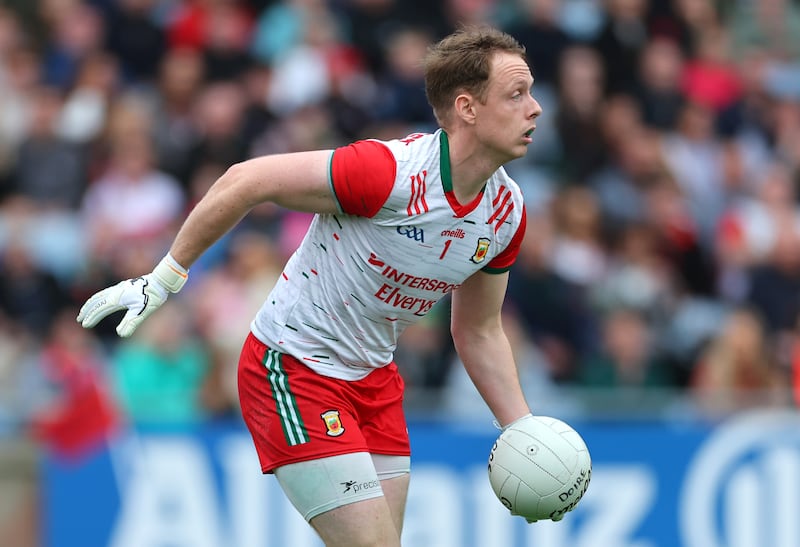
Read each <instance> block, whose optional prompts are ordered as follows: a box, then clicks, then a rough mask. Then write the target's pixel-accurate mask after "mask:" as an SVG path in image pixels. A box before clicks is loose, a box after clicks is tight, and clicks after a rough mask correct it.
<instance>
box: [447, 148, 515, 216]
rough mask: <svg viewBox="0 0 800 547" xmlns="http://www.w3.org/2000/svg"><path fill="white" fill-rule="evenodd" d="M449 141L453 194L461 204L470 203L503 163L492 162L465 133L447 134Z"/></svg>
mask: <svg viewBox="0 0 800 547" xmlns="http://www.w3.org/2000/svg"><path fill="white" fill-rule="evenodd" d="M447 140H448V145H449V146H448V150H449V154H450V174H451V176H452V181H453V193H454V194H455V196H456V199H457V200H458V202H459V203H469V202H470V201H472V200H473V199H475V196H477V195H478V193H479V192H480V191H481V189H483V187H484V185H485V184H486V181H487V180H488V179H489V177H491V176H492V174H494V172H495V171H497V170H498V169H499V168H500V166H501V165H502V162H500V161H494V160H492V159H491V158H490V157H488V155H487V153H486V151H485V150H484V149H483V148H482V147H481V146H480V144H479V143H478V142H477V141H476V140H475V139H474V138H470V137H469V136H467V135H464V134H463V133H461V134H451V133H447Z"/></svg>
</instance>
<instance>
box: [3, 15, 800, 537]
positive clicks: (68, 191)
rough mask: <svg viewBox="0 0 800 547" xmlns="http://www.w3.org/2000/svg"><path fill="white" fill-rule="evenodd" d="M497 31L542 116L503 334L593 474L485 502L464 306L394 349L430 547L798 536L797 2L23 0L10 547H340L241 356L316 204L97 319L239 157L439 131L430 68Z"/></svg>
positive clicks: (13, 259)
mask: <svg viewBox="0 0 800 547" xmlns="http://www.w3.org/2000/svg"><path fill="white" fill-rule="evenodd" d="M484 22H485V23H491V24H494V25H496V26H498V27H500V28H502V29H504V30H506V31H508V32H509V33H511V34H513V35H514V36H515V37H516V38H517V39H518V40H519V41H520V42H521V43H522V44H523V45H524V46H525V47H526V48H527V51H528V55H529V60H530V62H531V65H532V70H533V74H534V77H535V85H534V88H533V93H534V96H535V97H536V98H537V99H538V101H539V102H540V103H541V105H542V107H543V109H544V113H543V114H542V117H541V119H540V121H539V123H538V129H537V131H536V133H535V136H534V144H533V145H532V146H531V147H530V151H529V153H528V155H527V156H526V157H525V158H523V159H520V160H517V161H515V162H513V163H511V164H509V165H508V168H507V169H508V171H509V172H510V173H511V174H512V176H514V177H515V179H516V180H517V182H518V183H519V184H520V186H521V187H522V189H523V191H524V194H525V199H526V203H527V209H528V215H529V217H528V219H529V220H528V234H527V237H526V239H525V242H524V245H523V249H522V251H521V255H520V257H519V260H518V262H517V264H516V265H515V267H514V269H513V270H512V272H511V277H510V285H509V289H508V298H507V307H506V309H505V325H506V329H507V331H508V333H509V336H510V337H511V338H512V342H513V345H514V349H515V353H516V357H517V360H518V364H519V368H520V375H521V378H522V381H523V385H524V388H525V391H526V393H527V394H528V397H529V399H530V402H531V405H532V407H533V409H534V412H535V413H537V414H549V415H553V416H557V417H560V418H562V419H565V420H568V421H570V423H572V424H573V425H575V427H576V428H577V429H578V430H579V431H581V432H582V433H583V434H584V436H585V437H586V439H587V442H589V446H590V449H592V451H593V455H594V457H595V475H594V476H595V478H594V479H593V487H592V488H590V489H589V493H588V494H587V497H586V499H585V501H584V502H583V505H582V506H580V507H579V509H578V510H576V512H575V514H574V515H572V514H571V515H570V516H569V517H568V518H567V519H565V521H564V523H562V524H559V525H556V526H555V527H551V526H549V525H543V526H539V527H526V528H522V527H520V525H519V523H517V522H516V521H514V520H512V519H510V518H508V517H507V515H505V514H504V513H503V511H504V510H503V509H502V507H501V506H500V505H499V504H497V503H496V501H493V500H488V501H487V499H486V496H487V493H486V488H488V485H487V482H488V481H486V479H485V458H486V456H487V455H488V450H489V448H490V447H491V443H492V442H493V439H494V437H495V435H496V431H494V430H493V429H492V428H491V416H489V415H488V412H487V410H486V408H485V406H484V405H483V403H482V402H481V401H480V399H479V398H478V396H477V394H476V392H475V391H474V389H473V388H472V387H471V384H470V383H469V381H468V379H467V378H466V376H465V374H464V373H463V371H462V369H461V367H460V364H459V362H458V359H457V356H455V354H454V352H453V349H452V345H451V342H450V339H449V333H448V303H447V301H444V302H442V303H440V304H438V305H437V306H436V308H435V309H434V311H433V312H432V313H431V314H429V315H428V317H426V318H425V320H424V321H423V323H421V324H419V325H417V326H415V327H413V328H411V329H409V330H408V331H407V332H406V333H405V334H404V336H403V338H402V340H401V344H400V347H399V348H398V351H397V354H396V359H397V362H398V365H399V366H400V369H401V371H402V373H403V376H404V378H405V379H406V382H407V385H408V393H407V408H408V412H409V416H410V420H411V423H410V431H411V435H412V442H413V443H414V450H415V460H414V461H415V465H417V462H418V464H419V468H418V469H419V471H420V472H419V473H417V476H418V477H419V478H418V479H414V481H413V482H412V494H411V503H410V505H409V525H408V528H407V530H406V533H405V538H406V543H407V544H408V545H409V546H411V545H414V546H417V545H418V546H424V547H435V546H442V547H444V546H448V547H450V546H452V547H462V546H471V545H475V546H476V547H478V546H481V547H494V546H495V545H496V546H505V545H535V546H537V547H562V546H566V545H570V546H571V547H575V546H578V547H581V546H587V547H588V546H592V547H597V546H601V547H623V546H624V547H628V546H629V547H660V546H663V547H679V546H687V547H717V546H720V547H722V546H729V547H797V546H798V545H800V525H797V524H796V523H795V524H792V523H793V522H795V521H796V515H797V513H798V512H800V494H798V492H800V433H798V432H799V431H800V418H798V414H797V412H796V410H795V409H796V408H797V406H798V403H800V195H799V194H798V191H799V190H800V2H797V1H795V0H728V1H714V0H438V1H427V0H38V1H30V0H0V537H2V538H4V539H3V541H2V543H3V544H4V545H9V546H13V547H27V546H38V545H44V546H54V545H64V546H82V547H84V546H93V545H112V544H113V545H131V546H137V547H142V546H150V545H152V546H154V547H155V546H167V545H169V546H175V547H177V546H184V545H185V546H187V547H198V546H205V545H208V546H209V547H214V546H216V545H238V546H246V545H247V546H250V545H252V546H270V545H280V546H290V547H302V546H304V545H316V543H314V541H315V540H314V538H313V536H309V535H308V531H307V530H306V528H305V527H304V524H303V523H302V521H301V522H299V523H297V522H296V519H293V517H292V516H291V515H292V513H291V511H289V510H288V509H287V507H286V506H285V502H284V501H282V498H281V496H280V494H279V493H277V492H276V491H275V488H274V484H273V483H272V482H271V480H270V479H271V477H267V478H264V479H262V478H261V477H260V476H259V474H258V467H257V464H255V460H254V454H253V453H252V449H251V448H250V446H249V438H248V437H247V435H246V432H244V431H243V430H242V427H241V424H240V420H239V417H238V411H239V410H238V405H237V393H236V374H235V369H236V363H237V358H238V352H239V348H240V345H241V343H242V341H243V340H244V337H245V335H246V333H247V330H248V325H249V322H250V320H251V318H252V316H253V314H254V313H255V311H256V310H257V309H258V307H259V306H260V304H261V302H262V300H263V298H264V297H265V295H266V294H267V292H268V291H269V289H270V288H271V286H272V284H273V283H274V281H275V279H276V277H277V276H278V275H279V274H280V271H281V269H282V266H283V263H284V262H285V260H286V259H287V257H288V256H289V255H290V254H291V252H292V251H293V250H294V248H295V247H296V245H297V244H298V243H299V241H300V239H301V238H302V236H303V234H304V231H305V228H306V227H307V225H308V222H309V220H310V218H309V216H308V215H305V214H298V213H293V212H289V211H286V210H282V209H280V208H277V207H275V206H271V205H263V206H260V207H258V208H257V209H255V210H254V211H253V212H252V213H251V214H250V215H249V216H248V217H247V218H246V219H245V220H244V221H243V222H242V223H241V224H240V225H239V226H238V227H237V228H236V229H235V230H233V231H232V232H231V233H230V234H228V235H227V236H226V237H224V238H223V239H222V240H221V241H220V242H219V243H218V244H216V245H215V246H214V247H213V248H212V249H211V250H210V251H209V252H208V253H207V254H206V255H204V257H203V258H202V259H201V261H200V262H198V263H197V264H196V265H195V266H194V267H193V268H192V275H191V278H190V280H189V283H188V285H187V286H186V288H185V289H184V290H183V291H182V292H181V293H180V294H179V295H177V296H175V297H173V298H171V299H170V300H169V302H168V303H167V305H165V306H164V308H163V309H162V310H161V311H159V313H157V314H155V315H154V316H153V317H152V318H151V319H149V320H148V322H146V323H145V324H144V325H143V327H142V328H141V329H140V331H138V332H137V335H136V336H135V337H133V338H132V339H130V340H126V341H121V340H119V339H118V338H117V337H116V335H115V333H114V327H115V325H116V323H117V322H118V319H119V316H114V317H112V318H110V319H108V320H106V321H104V322H102V323H101V324H100V325H99V326H98V327H97V328H96V329H94V330H91V331H87V330H84V329H82V328H81V327H80V326H79V325H78V324H77V323H76V322H75V316H76V314H77V310H78V308H79V306H80V305H81V304H82V303H83V301H84V300H85V299H86V298H87V297H89V296H90V295H91V294H92V293H94V292H95V291H96V290H99V289H100V288H103V287H105V286H107V285H109V284H112V283H115V282H117V281H118V280H120V279H124V278H128V277H132V276H138V275H141V274H143V273H146V272H149V271H150V270H151V269H152V267H153V265H154V264H155V263H156V262H157V261H158V260H159V259H160V258H161V257H162V256H163V254H164V253H165V252H166V250H167V249H168V246H169V243H170V242H171V240H172V238H173V236H174V235H175V232H176V230H177V228H178V226H179V225H180V223H181V221H182V219H183V218H184V217H185V216H186V214H187V212H188V211H189V210H190V209H191V207H192V206H193V205H194V204H195V203H196V202H197V200H198V199H199V198H200V197H201V196H202V195H203V194H204V192H205V191H206V190H207V189H208V188H209V186H210V185H211V184H212V183H213V182H214V181H215V180H216V178H217V177H218V176H219V175H220V174H222V173H223V172H224V170H225V169H226V168H227V167H228V166H229V165H230V164H232V163H234V162H238V161H242V160H244V159H246V158H249V157H253V156H257V155H262V154H272V153H281V152H292V151H299V150H306V149H318V148H332V147H336V146H340V145H343V144H346V143H348V142H351V141H353V140H356V139H360V138H368V137H374V138H394V137H402V136H404V135H406V134H408V133H411V132H417V131H432V130H434V129H435V128H436V126H435V120H434V119H433V117H432V114H431V112H430V109H429V107H428V105H427V103H426V100H425V94H424V89H423V82H422V73H421V70H420V67H419V64H418V62H419V60H420V58H421V56H422V55H423V54H424V52H425V50H426V48H427V46H428V45H429V44H430V43H431V42H433V41H435V40H437V39H439V38H441V37H442V36H444V35H445V34H447V33H449V32H450V31H452V30H453V29H454V28H456V26H457V25H458V24H460V23H484ZM239 464H241V465H239ZM465 489H466V491H465ZM490 495H491V494H489V496H490ZM484 501H485V502H486V505H482V504H483V502H484ZM481 507H486V509H485V510H484V509H480V511H479V509H478V508H481ZM484 511H486V512H484ZM284 514H285V515H286V516H285V517H284V516H280V515H284ZM267 515H270V516H269V517H268V516H267ZM275 515H279V516H277V517H276V516H275ZM742 515H746V517H742ZM776 515H777V516H776ZM476 516H480V517H481V518H475V517H476ZM784 517H785V518H784Z"/></svg>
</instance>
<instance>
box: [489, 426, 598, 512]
mask: <svg viewBox="0 0 800 547" xmlns="http://www.w3.org/2000/svg"><path fill="white" fill-rule="evenodd" d="M591 477H592V460H591V457H590V456H589V449H588V448H587V447H586V443H585V442H584V441H583V439H582V438H581V436H580V435H579V434H578V432H577V431H575V430H574V429H573V428H572V427H570V426H569V425H567V424H566V423H564V422H562V421H561V420H558V419H556V418H550V417H547V416H526V417H525V418H521V419H519V420H517V421H516V422H514V423H512V424H511V425H509V426H508V427H506V428H505V429H504V430H503V432H502V433H501V434H500V436H499V437H498V438H497V441H496V442H495V443H494V446H493V447H492V450H491V453H490V454H489V483H490V484H491V485H492V490H494V493H495V494H496V495H497V498H498V499H499V500H500V502H501V503H502V504H503V505H505V506H506V507H507V508H508V509H509V510H510V511H511V514H512V515H519V516H522V517H524V518H525V519H526V520H527V521H528V522H536V521H538V520H546V519H550V520H561V519H562V518H564V515H565V514H566V513H568V512H570V511H572V510H573V509H574V508H575V506H576V505H577V504H578V502H579V501H580V500H581V498H582V497H583V494H584V493H586V489H587V488H588V487H589V481H590V479H591Z"/></svg>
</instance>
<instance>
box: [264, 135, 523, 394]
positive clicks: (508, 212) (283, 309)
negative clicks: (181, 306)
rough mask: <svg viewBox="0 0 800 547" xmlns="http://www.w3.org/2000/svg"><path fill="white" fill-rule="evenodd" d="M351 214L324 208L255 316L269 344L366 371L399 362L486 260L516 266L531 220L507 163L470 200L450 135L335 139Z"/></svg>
mask: <svg viewBox="0 0 800 547" xmlns="http://www.w3.org/2000/svg"><path fill="white" fill-rule="evenodd" d="M330 184H331V187H332V189H333V192H334V194H335V196H336V200H337V202H338V205H339V207H340V209H341V214H324V215H316V216H315V217H314V219H313V221H312V222H311V226H310V227H309V229H308V232H307V234H306V236H305V238H304V239H303V242H302V243H301V245H300V247H299V248H298V249H297V251H296V252H295V253H294V254H293V255H292V257H291V258H290V259H289V261H288V263H287V264H286V267H285V269H284V271H283V273H282V275H281V277H280V279H279V280H278V282H277V284H276V285H275V287H274V289H273V290H272V292H271V293H270V295H269V297H268V298H267V300H266V301H265V302H264V305H263V306H262V307H261V309H260V311H259V312H258V314H257V315H256V317H255V319H254V320H253V323H252V330H253V333H254V334H255V336H256V337H257V338H259V339H260V340H261V341H262V342H264V343H265V344H267V345H269V346H270V347H271V348H273V349H275V350H278V351H281V352H284V353H288V354H290V355H292V356H294V357H295V358H297V359H298V360H300V361H301V362H303V363H305V364H307V365H308V366H309V367H311V368H312V369H314V370H315V371H317V372H318V373H320V374H323V375H326V376H332V377H335V378H341V379H344V380H358V379H361V378H364V377H365V376H366V375H367V374H368V373H369V372H370V370H372V369H374V368H378V367H382V366H385V365H387V364H389V363H390V362H391V361H392V359H393V352H394V349H395V346H396V344H397V339H398V337H399V335H400V333H402V331H403V330H404V329H405V328H406V327H407V326H408V325H411V324H413V323H415V322H417V321H418V320H420V319H421V318H422V317H424V316H425V315H426V314H427V313H428V311H430V309H431V308H432V307H433V305H434V304H435V303H436V302H437V301H438V300H440V299H441V298H442V297H443V296H444V295H446V294H447V293H449V292H450V291H452V290H454V289H457V288H458V287H459V286H460V285H461V283H462V282H463V281H464V280H465V279H467V278H468V277H469V276H471V275H472V274H474V273H475V272H477V271H478V270H484V271H486V272H490V273H501V272H505V271H507V270H508V269H509V268H510V267H511V265H512V264H513V262H514V260H515V259H516V257H517V254H518V252H519V245H520V241H521V240H522V237H523V234H524V232H525V208H524V204H523V198H522V193H521V192H520V189H519V187H518V186H517V184H516V183H515V182H514V181H513V180H512V179H511V178H510V177H509V176H508V175H507V174H506V172H505V170H503V169H502V168H501V169H499V170H498V171H496V172H495V173H494V174H493V175H492V177H491V178H490V179H489V180H487V181H486V185H485V187H484V189H483V191H482V192H481V193H480V194H479V195H478V196H477V197H476V198H475V199H474V200H473V201H472V202H471V203H467V204H460V203H458V201H457V200H456V198H455V195H454V194H453V191H452V190H453V181H452V179H451V176H450V159H449V149H448V142H447V135H446V134H445V133H444V132H443V131H441V130H439V131H437V132H436V133H433V134H413V135H410V136H408V137H406V138H405V139H401V140H392V141H377V140H367V141H359V142H356V143H354V144H351V145H349V146H345V147H342V148H338V149H336V150H335V151H334V152H333V154H332V157H331V163H330Z"/></svg>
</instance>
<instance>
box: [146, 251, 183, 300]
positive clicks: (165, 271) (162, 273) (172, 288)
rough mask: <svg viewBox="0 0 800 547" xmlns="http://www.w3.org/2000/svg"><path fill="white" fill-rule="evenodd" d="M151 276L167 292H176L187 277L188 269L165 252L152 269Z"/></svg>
mask: <svg viewBox="0 0 800 547" xmlns="http://www.w3.org/2000/svg"><path fill="white" fill-rule="evenodd" d="M153 276H154V277H155V278H156V280H157V281H158V282H159V283H160V284H161V285H163V286H164V288H165V289H167V290H168V291H169V292H171V293H176V292H178V291H179V290H181V289H182V288H183V286H184V285H185V284H186V280H187V279H189V270H187V269H186V268H184V267H183V266H181V265H180V264H178V262H177V261H176V260H175V259H174V258H172V255H171V254H169V253H167V255H166V256H165V257H164V258H162V259H161V262H159V263H158V265H157V266H156V267H155V269H154V270H153Z"/></svg>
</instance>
